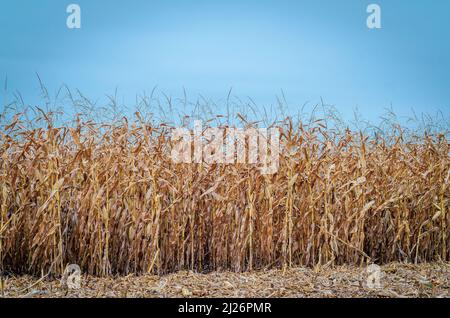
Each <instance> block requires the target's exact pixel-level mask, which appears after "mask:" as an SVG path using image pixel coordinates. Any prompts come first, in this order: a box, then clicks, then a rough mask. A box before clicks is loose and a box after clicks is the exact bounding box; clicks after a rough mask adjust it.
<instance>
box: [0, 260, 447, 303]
mask: <svg viewBox="0 0 450 318" xmlns="http://www.w3.org/2000/svg"><path fill="white" fill-rule="evenodd" d="M381 270H382V271H381V272H382V276H381V279H380V283H381V288H372V289H371V288H369V287H368V286H367V283H366V282H367V272H366V268H363V267H361V268H359V267H349V266H342V267H320V268H315V269H309V268H294V269H288V270H285V271H283V270H265V271H255V272H248V273H230V272H220V273H219V272H214V273H209V274H198V273H192V272H186V271H184V272H178V273H174V274H170V275H166V276H162V277H159V276H153V275H145V276H126V277H118V278H96V277H91V276H82V280H81V281H82V282H81V287H80V289H65V288H63V287H61V282H60V281H59V280H52V281H48V280H45V279H39V278H33V277H29V276H20V277H9V278H7V279H6V281H5V284H4V285H5V286H4V291H3V295H4V297H202V298H204V297H237V298H241V297H249V298H253V297H261V298H269V297H445V298H450V263H439V264H436V263H435V264H422V265H410V264H389V265H385V266H382V267H381Z"/></svg>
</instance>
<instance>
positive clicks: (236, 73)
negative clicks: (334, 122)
mask: <svg viewBox="0 0 450 318" xmlns="http://www.w3.org/2000/svg"><path fill="white" fill-rule="evenodd" d="M70 3H77V4H79V5H80V7H81V18H82V28H81V29H79V30H69V29H68V28H67V27H66V18H67V16H68V14H67V13H66V7H67V5H69V4H70ZM370 3H377V4H379V5H380V6H381V9H382V29H380V30H369V29H368V28H367V27H366V19H367V16H368V14H367V13H366V7H367V5H368V4H370ZM36 73H38V74H39V75H40V77H41V78H42V80H43V82H44V84H45V85H46V86H47V88H48V90H49V92H50V93H51V94H53V95H54V94H56V91H57V89H58V88H59V87H60V86H61V85H62V84H67V85H68V86H69V87H70V88H72V89H79V90H80V91H82V92H83V93H84V94H85V95H87V96H89V97H90V98H92V99H94V100H97V99H98V100H100V101H101V100H102V98H104V97H105V95H106V94H112V93H113V92H114V91H115V89H116V88H118V94H119V96H120V98H121V100H123V101H124V102H125V103H132V102H134V100H135V95H136V94H138V93H142V92H144V91H146V92H150V91H151V90H152V88H153V87H154V86H155V85H157V86H158V89H159V90H160V91H163V92H165V93H166V94H169V95H172V96H174V97H180V96H182V95H183V87H184V88H185V89H186V91H187V93H188V97H189V98H190V99H196V98H197V97H198V96H199V94H201V95H203V96H205V97H208V98H212V99H224V98H226V96H227V94H228V91H229V89H230V88H231V87H233V93H234V94H235V95H237V96H239V97H246V96H250V97H251V98H252V99H253V100H254V101H255V102H256V103H257V104H258V105H269V104H274V103H275V101H276V99H275V96H276V95H280V92H281V90H283V92H284V94H285V96H286V100H287V102H288V110H289V111H291V112H293V113H295V112H297V110H298V108H299V107H301V106H302V105H303V104H304V103H307V102H309V103H311V104H314V103H317V102H319V101H320V98H321V97H322V98H323V100H324V101H325V102H326V103H328V104H333V105H335V106H336V108H337V109H338V110H339V111H340V112H341V113H342V114H343V115H344V117H348V116H351V114H352V112H353V109H354V108H355V107H358V109H359V112H360V113H361V114H362V115H363V116H364V117H367V118H369V119H372V118H376V117H377V116H379V115H381V114H382V113H383V112H384V109H385V108H386V107H390V106H391V105H392V108H393V110H394V111H395V112H396V113H397V114H398V115H400V116H407V115H409V114H411V109H414V110H415V111H416V112H417V113H421V112H427V113H432V114H433V113H435V112H438V111H441V112H442V113H443V114H444V116H445V117H446V118H448V116H449V115H450V85H449V84H450V1H448V0H433V1H426V0H395V1H393V0H384V1H380V0H378V1H376V0H370V1H365V0H342V1H338V0H328V1H325V0H304V1H302V0H295V1H287V0H281V1H267V0H240V1H235V0H227V1H224V0H222V1H215V0H208V1H206V0H190V1H176V0H158V1H152V0H151V1H149V0H130V1H113V0H109V1H106V0H73V1H60V0H58V1H56V0H40V1H31V0H2V1H1V3H0V79H1V81H2V82H3V79H5V78H6V76H7V77H8V90H9V93H8V98H11V93H12V92H13V91H19V92H20V93H21V94H22V96H23V97H24V99H25V102H26V103H31V104H38V103H39V98H38V96H39V83H38V81H37V78H36V75H35V74H36ZM2 87H3V85H2ZM1 94H2V95H3V94H4V92H3V90H2V93H1ZM3 97H4V96H3ZM2 107H3V106H2Z"/></svg>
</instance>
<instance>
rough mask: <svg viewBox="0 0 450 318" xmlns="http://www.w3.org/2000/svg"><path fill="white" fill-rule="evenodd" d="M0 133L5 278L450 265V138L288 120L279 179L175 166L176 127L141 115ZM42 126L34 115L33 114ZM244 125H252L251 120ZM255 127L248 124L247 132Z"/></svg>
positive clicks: (235, 169)
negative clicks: (71, 269)
mask: <svg viewBox="0 0 450 318" xmlns="http://www.w3.org/2000/svg"><path fill="white" fill-rule="evenodd" d="M23 120H24V119H23V117H22V116H21V115H20V114H18V115H16V116H15V117H14V118H13V119H11V121H10V122H9V123H8V125H6V126H5V128H4V129H3V130H2V131H1V139H0V213H1V224H0V260H1V266H2V269H3V271H4V272H12V273H30V274H36V275H41V274H46V273H53V274H55V275H60V274H61V273H62V272H63V271H64V268H65V267H66V265H67V264H78V265H80V267H81V268H82V270H83V271H84V272H86V273H89V274H93V275H98V276H109V275H113V274H121V275H126V274H129V273H154V274H164V273H169V272H175V271H178V270H194V271H201V272H203V271H213V270H231V271H236V272H241V271H249V270H253V269H264V268H272V267H275V268H289V267H294V266H315V265H326V264H328V265H340V264H352V265H363V264H368V263H371V262H374V263H377V264H386V263H389V262H394V261H401V262H403V261H407V262H415V263H422V262H431V261H448V260H449V257H450V241H449V238H450V215H449V195H450V191H449V189H450V187H449V178H450V159H449V151H450V144H449V142H448V140H447V136H446V134H440V135H439V134H436V135H433V134H425V133H423V134H421V135H416V136H406V135H405V134H403V133H402V131H401V130H400V129H399V130H396V132H395V133H394V132H392V133H391V134H389V133H387V134H384V135H380V136H378V135H377V136H376V137H373V136H368V135H366V134H365V133H363V132H361V131H357V130H350V129H345V130H330V129H327V127H326V126H325V125H321V124H320V121H318V123H317V124H315V125H305V124H302V123H301V122H299V123H296V124H293V122H292V121H291V120H289V119H286V120H284V121H282V122H278V123H277V127H278V128H279V129H280V132H281V140H280V145H281V155H280V165H279V169H278V172H277V173H275V174H273V175H262V174H261V173H260V172H259V171H258V169H256V167H254V166H252V165H247V164H231V165H225V164H212V165H208V164H176V163H174V162H173V161H172V160H171V157H170V149H171V146H172V142H173V140H172V139H171V127H170V126H169V125H166V124H158V125H154V124H151V123H149V122H146V121H144V120H142V118H141V116H139V114H137V115H136V117H133V118H129V119H121V120H117V121H116V122H114V123H110V124H102V123H96V122H94V121H90V120H83V119H78V120H77V121H76V124H73V125H62V126H57V125H55V124H53V121H52V120H51V118H50V115H49V114H42V116H41V118H39V121H40V123H44V125H40V126H39V125H36V126H35V127H34V128H30V127H29V126H25V125H23V124H22V121H23ZM36 121H37V119H36ZM247 124H248V123H247ZM248 125H250V124H248Z"/></svg>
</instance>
